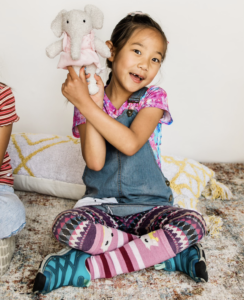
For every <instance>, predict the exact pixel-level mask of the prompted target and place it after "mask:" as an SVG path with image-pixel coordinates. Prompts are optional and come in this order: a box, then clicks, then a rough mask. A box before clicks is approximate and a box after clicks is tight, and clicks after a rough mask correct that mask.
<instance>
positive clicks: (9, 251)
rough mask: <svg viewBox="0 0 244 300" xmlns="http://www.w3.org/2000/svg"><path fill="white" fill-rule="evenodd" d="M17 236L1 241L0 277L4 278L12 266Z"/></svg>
mask: <svg viewBox="0 0 244 300" xmlns="http://www.w3.org/2000/svg"><path fill="white" fill-rule="evenodd" d="M14 249H15V236H14V235H12V236H11V237H9V238H6V239H2V240H0V276H2V275H3V274H4V273H5V272H6V271H7V270H8V267H9V265H10V261H11V259H12V256H13V254H14Z"/></svg>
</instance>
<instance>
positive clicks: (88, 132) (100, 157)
mask: <svg viewBox="0 0 244 300" xmlns="http://www.w3.org/2000/svg"><path fill="white" fill-rule="evenodd" d="M78 129H79V133H80V140H81V150H82V155H83V158H84V160H85V162H86V165H87V167H88V168H90V169H91V170H94V171H100V170H101V169H102V168H103V166H104V163H105V157H106V144H105V140H104V138H103V137H102V136H101V134H100V133H99V132H98V131H97V130H96V129H95V128H94V127H93V126H92V124H91V123H90V122H89V121H88V120H87V121H86V123H85V124H81V125H78Z"/></svg>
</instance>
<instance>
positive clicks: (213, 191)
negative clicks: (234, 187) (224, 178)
mask: <svg viewBox="0 0 244 300" xmlns="http://www.w3.org/2000/svg"><path fill="white" fill-rule="evenodd" d="M202 196H203V197H205V198H206V199H209V200H215V199H222V200H224V199H227V200H230V199H231V198H232V197H233V195H232V193H231V191H230V190H229V189H228V188H227V186H225V185H224V184H222V183H220V182H218V181H216V179H214V178H211V179H210V181H209V183H208V184H207V185H206V187H205V189H204V190H203V192H202Z"/></svg>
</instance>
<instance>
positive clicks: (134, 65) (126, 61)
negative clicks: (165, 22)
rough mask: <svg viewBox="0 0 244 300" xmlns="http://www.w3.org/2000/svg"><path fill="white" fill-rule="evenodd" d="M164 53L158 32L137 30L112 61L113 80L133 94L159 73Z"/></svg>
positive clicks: (162, 42)
mask: <svg viewBox="0 0 244 300" xmlns="http://www.w3.org/2000/svg"><path fill="white" fill-rule="evenodd" d="M115 51H116V49H115ZM164 51H165V44H164V41H163V38H162V36H161V34H160V33H159V32H158V31H157V30H153V29H149V28H147V29H137V30H135V31H134V33H133V34H132V36H131V37H130V39H129V40H128V41H127V43H126V44H125V45H124V47H123V48H122V49H121V50H120V51H119V53H117V55H115V57H114V58H113V59H112V62H113V67H112V71H113V80H114V81H115V82H117V84H119V85H120V86H121V87H122V88H123V89H125V90H126V91H128V92H131V93H133V92H135V91H137V90H139V89H140V88H142V87H144V86H146V85H148V84H149V83H150V82H151V81H152V80H153V78H154V77H155V76H156V74H157V73H158V71H159V68H160V66H161V61H162V58H163V53H164Z"/></svg>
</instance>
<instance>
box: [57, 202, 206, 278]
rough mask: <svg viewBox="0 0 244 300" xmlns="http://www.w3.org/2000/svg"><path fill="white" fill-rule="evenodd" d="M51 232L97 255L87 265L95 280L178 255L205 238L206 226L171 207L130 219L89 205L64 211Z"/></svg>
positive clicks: (200, 219)
mask: <svg viewBox="0 0 244 300" xmlns="http://www.w3.org/2000/svg"><path fill="white" fill-rule="evenodd" d="M52 231H53V234H54V236H55V238H56V239H57V240H58V241H59V242H61V243H63V244H65V245H68V246H69V247H71V248H75V249H79V250H82V251H84V252H87V253H90V254H92V255H94V256H91V257H90V258H88V259H87V261H86V266H87V268H88V270H89V271H90V273H91V277H92V279H95V278H101V277H103V278H110V277H113V276H116V275H118V274H121V273H128V272H132V271H136V270H140V269H142V268H145V267H149V266H152V265H154V264H158V263H160V262H163V261H165V260H167V259H169V258H171V257H174V256H175V255H176V254H177V253H179V252H181V251H183V250H184V249H186V248H188V247H190V246H191V245H193V244H195V243H197V242H198V241H200V240H201V239H202V238H203V236H204V235H205V233H206V223H205V221H204V219H203V217H202V215H200V214H199V213H198V212H196V211H192V210H186V209H182V208H177V207H172V206H156V207H154V208H153V209H152V210H149V211H144V212H141V213H137V214H134V215H129V216H126V217H118V216H114V215H110V214H107V213H105V212H103V211H101V210H99V209H97V208H94V207H92V206H87V207H80V208H76V209H71V210H67V211H64V212H62V213H60V214H59V215H58V216H57V217H56V219H55V221H54V223H53V227H52Z"/></svg>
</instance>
